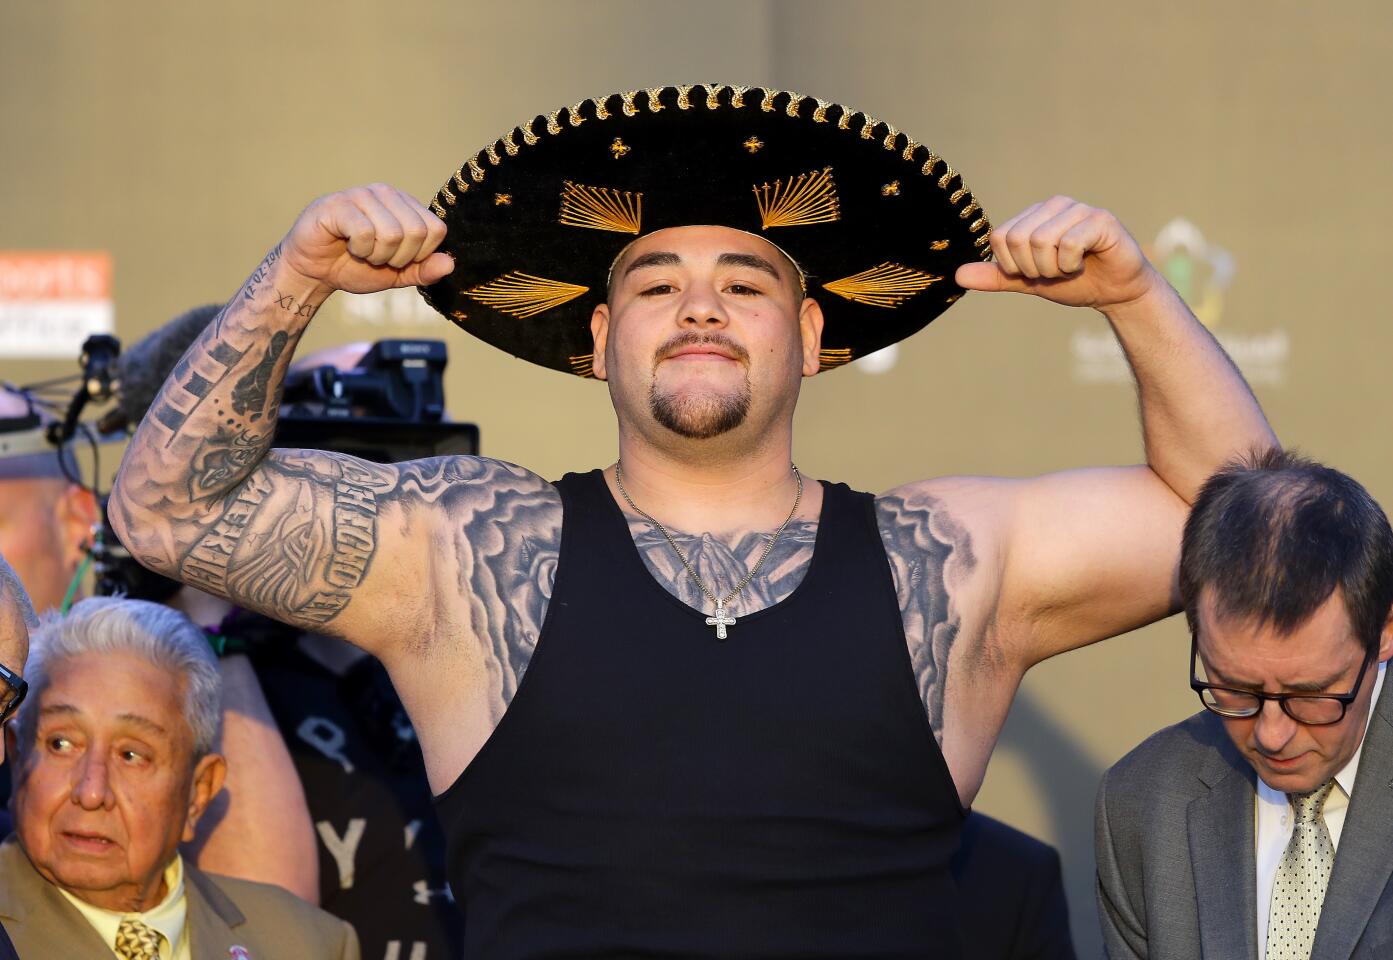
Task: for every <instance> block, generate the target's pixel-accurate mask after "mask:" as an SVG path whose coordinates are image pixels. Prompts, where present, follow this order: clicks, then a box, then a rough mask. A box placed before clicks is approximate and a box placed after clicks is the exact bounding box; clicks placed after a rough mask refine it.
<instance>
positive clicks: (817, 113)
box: [813, 97, 832, 123]
mask: <svg viewBox="0 0 1393 960" xmlns="http://www.w3.org/2000/svg"><path fill="white" fill-rule="evenodd" d="M813 100H815V101H816V102H817V109H816V110H814V111H813V123H826V122H827V108H828V107H830V106H832V104H831V103H830V102H829V101H827V100H823V99H821V98H820V97H813Z"/></svg>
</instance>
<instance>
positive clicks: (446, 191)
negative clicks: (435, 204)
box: [440, 183, 458, 207]
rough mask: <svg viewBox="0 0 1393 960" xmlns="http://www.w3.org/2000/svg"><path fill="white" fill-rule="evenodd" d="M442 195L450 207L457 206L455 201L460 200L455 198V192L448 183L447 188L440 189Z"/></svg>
mask: <svg viewBox="0 0 1393 960" xmlns="http://www.w3.org/2000/svg"><path fill="white" fill-rule="evenodd" d="M440 195H441V196H442V197H444V198H445V202H446V203H448V204H449V205H450V206H452V207H453V206H454V205H455V200H456V199H458V198H457V197H456V196H455V194H454V192H453V191H452V190H451V189H450V185H449V184H448V183H447V184H445V186H443V187H441V188H440Z"/></svg>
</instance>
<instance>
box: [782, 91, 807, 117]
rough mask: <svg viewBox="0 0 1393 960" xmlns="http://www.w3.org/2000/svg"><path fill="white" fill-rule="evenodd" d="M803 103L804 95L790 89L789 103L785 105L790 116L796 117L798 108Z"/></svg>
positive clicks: (786, 112) (785, 111)
mask: <svg viewBox="0 0 1393 960" xmlns="http://www.w3.org/2000/svg"><path fill="white" fill-rule="evenodd" d="M802 104H803V95H802V94H801V93H793V92H792V91H790V92H789V95H788V105H787V106H786V107H784V113H785V114H787V115H788V116H790V117H796V116H798V108H799V107H800V106H802Z"/></svg>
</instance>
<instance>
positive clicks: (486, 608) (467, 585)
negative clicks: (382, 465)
mask: <svg viewBox="0 0 1393 960" xmlns="http://www.w3.org/2000/svg"><path fill="white" fill-rule="evenodd" d="M484 463H485V464H486V466H485V468H484V470H483V475H482V476H481V478H480V479H481V480H483V481H484V483H482V484H479V485H474V486H472V487H471V488H470V489H468V490H467V491H466V490H462V491H461V492H460V494H459V495H458V496H454V497H452V502H450V503H449V504H447V509H448V510H450V512H451V513H452V515H455V516H456V517H457V526H456V530H457V531H458V534H457V535H458V538H459V541H460V543H459V545H458V547H457V548H456V554H457V555H458V556H460V557H461V566H460V583H459V595H460V596H461V597H464V598H468V599H467V602H468V603H469V604H470V619H471V621H472V626H473V633H474V635H475V636H476V637H477V638H478V640H479V643H480V645H481V647H482V650H483V653H484V664H485V668H486V670H487V671H488V686H489V690H488V694H489V702H490V707H491V708H492V709H493V711H494V719H495V720H497V719H498V718H500V717H502V715H503V711H504V710H505V709H507V706H508V704H509V703H511V702H512V699H513V695H514V694H515V693H516V692H517V689H518V684H519V683H521V682H522V677H523V673H524V672H525V671H526V670H527V665H528V663H529V662H530V661H531V659H532V652H533V651H534V650H535V649H536V647H537V638H538V636H539V635H540V634H541V632H542V624H543V623H544V622H545V620H546V614H547V609H548V607H549V605H550V602H551V595H552V590H553V589H554V587H555V583H556V564H557V560H558V558H559V557H560V553H561V496H560V494H558V493H557V491H556V488H555V487H553V486H552V485H551V484H549V483H546V482H545V481H543V480H541V479H540V478H538V477H536V476H534V475H532V474H530V473H528V472H527V471H525V470H521V469H519V468H517V467H513V466H510V465H508V464H503V463H496V462H494V463H489V462H487V461H484Z"/></svg>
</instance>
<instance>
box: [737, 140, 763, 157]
mask: <svg viewBox="0 0 1393 960" xmlns="http://www.w3.org/2000/svg"><path fill="white" fill-rule="evenodd" d="M740 146H742V147H744V148H745V149H746V150H748V151H750V153H759V148H760V147H762V146H764V141H763V140H761V139H760V138H759V137H751V138H750V139H748V140H746V141H745V142H744V143H742V144H740Z"/></svg>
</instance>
